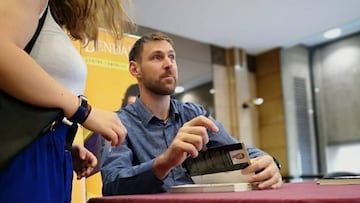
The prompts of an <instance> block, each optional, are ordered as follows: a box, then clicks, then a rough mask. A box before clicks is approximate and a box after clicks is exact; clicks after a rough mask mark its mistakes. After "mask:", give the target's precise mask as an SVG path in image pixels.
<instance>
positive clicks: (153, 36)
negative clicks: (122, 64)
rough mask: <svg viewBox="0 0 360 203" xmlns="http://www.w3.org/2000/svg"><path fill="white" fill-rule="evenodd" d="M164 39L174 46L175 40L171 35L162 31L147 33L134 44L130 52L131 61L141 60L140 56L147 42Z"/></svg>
mask: <svg viewBox="0 0 360 203" xmlns="http://www.w3.org/2000/svg"><path fill="white" fill-rule="evenodd" d="M162 40H166V41H167V42H169V43H170V44H171V45H172V46H174V42H173V40H172V39H171V38H170V37H169V36H167V35H166V34H164V33H161V32H154V33H150V34H146V35H144V36H142V37H141V38H140V39H138V40H137V41H136V42H135V44H134V45H133V46H132V48H131V50H130V53H129V61H140V60H141V58H140V57H141V54H142V51H143V47H144V44H145V43H147V42H153V41H162Z"/></svg>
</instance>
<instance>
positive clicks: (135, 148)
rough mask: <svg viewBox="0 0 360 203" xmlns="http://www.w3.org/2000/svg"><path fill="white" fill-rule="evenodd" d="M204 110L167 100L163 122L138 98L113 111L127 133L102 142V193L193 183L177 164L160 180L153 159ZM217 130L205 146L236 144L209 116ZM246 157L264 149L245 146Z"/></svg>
mask: <svg viewBox="0 0 360 203" xmlns="http://www.w3.org/2000/svg"><path fill="white" fill-rule="evenodd" d="M205 113H206V110H205V109H204V108H203V107H202V106H200V105H197V104H194V103H182V102H180V101H177V100H174V99H171V105H170V117H169V119H168V121H167V122H164V121H162V120H159V119H158V118H156V117H155V116H154V115H153V114H152V113H151V112H150V111H149V110H148V109H147V108H146V107H145V106H144V104H143V103H142V102H141V101H140V99H136V101H135V102H134V103H133V104H130V105H127V106H126V107H124V108H123V109H121V110H119V111H118V112H117V114H118V116H119V118H120V119H121V121H122V123H123V125H124V126H125V127H126V129H127V132H128V135H127V136H126V138H125V141H124V142H123V143H122V144H121V145H120V146H118V147H113V148H111V146H110V145H109V144H104V147H103V148H102V158H101V176H102V181H103V190H102V192H103V195H121V194H145V193H160V192H167V191H168V190H169V188H170V187H171V186H174V185H180V184H189V183H193V182H192V180H191V178H190V177H189V176H188V175H187V174H186V173H185V172H186V171H185V169H184V168H183V167H182V166H181V165H180V166H177V167H175V168H174V169H173V170H171V172H170V173H169V174H168V176H167V177H166V178H165V179H164V180H160V179H159V178H157V177H156V175H155V174H154V172H153V170H152V165H153V162H154V159H155V158H156V157H157V156H159V155H160V154H162V153H163V152H164V151H165V150H166V149H167V148H168V146H169V145H170V144H171V142H172V141H173V139H174V137H175V136H176V134H177V132H178V130H179V129H180V128H181V126H183V125H184V123H186V122H187V121H189V120H191V119H193V118H195V117H197V116H199V115H205ZM211 119H212V120H213V121H214V122H215V123H216V125H217V126H218V128H219V132H217V133H211V132H210V131H208V135H209V143H208V144H207V147H215V146H221V145H225V144H233V143H238V141H237V140H236V139H234V138H233V137H232V136H230V135H229V134H228V133H227V132H226V131H225V129H224V127H223V126H222V125H221V124H220V123H219V122H218V121H216V120H214V119H213V118H211ZM247 150H248V153H249V156H250V158H254V157H257V156H262V155H265V152H263V151H261V150H259V149H257V148H252V147H247Z"/></svg>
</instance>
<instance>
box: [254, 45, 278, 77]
mask: <svg viewBox="0 0 360 203" xmlns="http://www.w3.org/2000/svg"><path fill="white" fill-rule="evenodd" d="M279 71H280V50H279V49H275V50H272V51H269V52H266V53H263V54H260V55H258V56H256V76H257V77H262V76H265V75H268V74H271V73H274V72H279Z"/></svg>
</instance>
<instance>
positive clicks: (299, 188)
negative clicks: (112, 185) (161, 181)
mask: <svg viewBox="0 0 360 203" xmlns="http://www.w3.org/2000/svg"><path fill="white" fill-rule="evenodd" d="M115 202H116V203H119V202H125V203H163V202H164V203H165V202H167V203H180V202H184V203H215V202H216V203H269V202H276V203H282V202H296V203H301V202H304V203H325V202H326V203H339V202H341V203H360V185H326V186H320V185H318V184H317V183H316V182H315V181H309V182H300V183H285V184H284V185H283V187H282V188H280V189H276V190H253V191H245V192H226V193H163V194H152V195H125V196H108V197H99V198H92V199H89V201H88V203H115Z"/></svg>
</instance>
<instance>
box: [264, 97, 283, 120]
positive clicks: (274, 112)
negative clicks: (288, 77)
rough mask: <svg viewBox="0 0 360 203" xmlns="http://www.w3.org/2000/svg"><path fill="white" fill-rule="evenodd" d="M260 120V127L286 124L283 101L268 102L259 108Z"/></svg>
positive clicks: (279, 99)
mask: <svg viewBox="0 0 360 203" xmlns="http://www.w3.org/2000/svg"><path fill="white" fill-rule="evenodd" d="M259 120H260V126H261V125H265V124H269V123H276V122H284V110H283V101H282V99H281V98H278V99H276V100H267V101H265V102H264V103H263V104H262V105H261V106H259ZM283 125H284V123H283Z"/></svg>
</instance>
